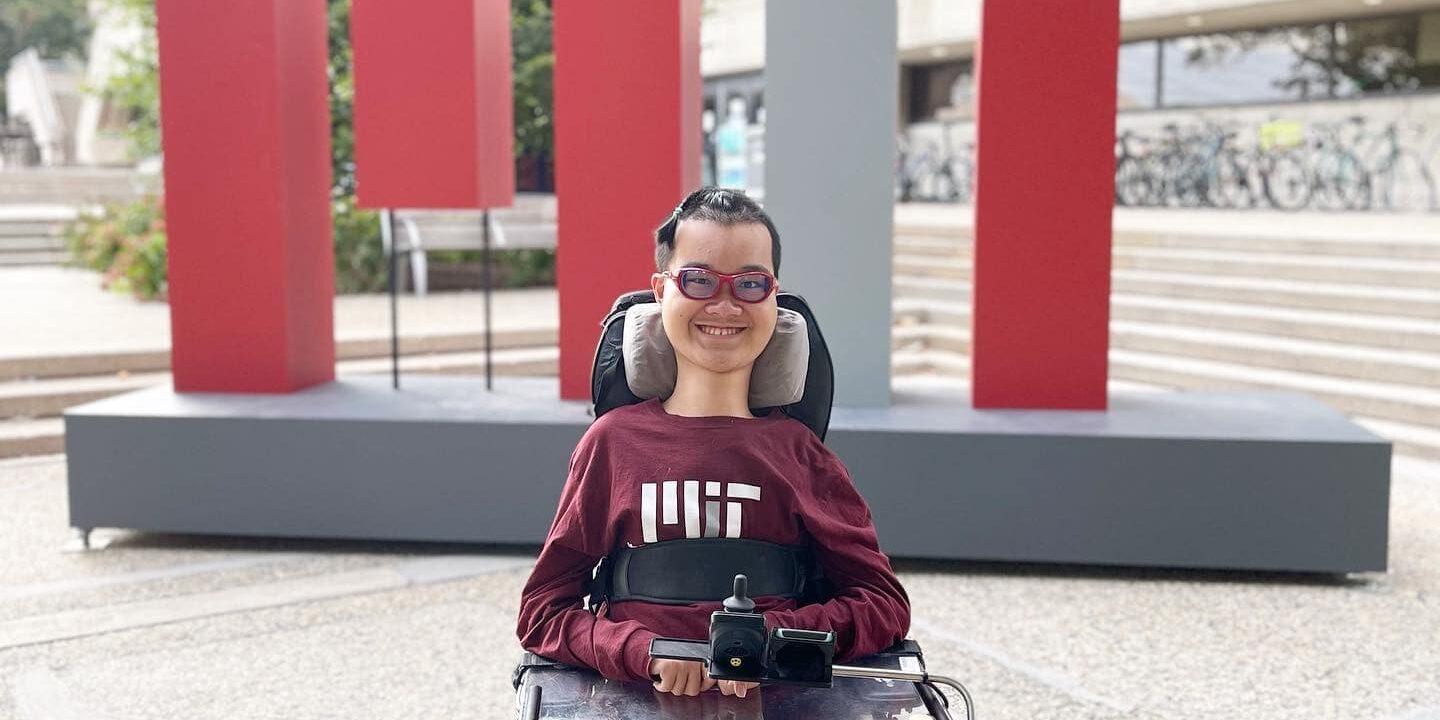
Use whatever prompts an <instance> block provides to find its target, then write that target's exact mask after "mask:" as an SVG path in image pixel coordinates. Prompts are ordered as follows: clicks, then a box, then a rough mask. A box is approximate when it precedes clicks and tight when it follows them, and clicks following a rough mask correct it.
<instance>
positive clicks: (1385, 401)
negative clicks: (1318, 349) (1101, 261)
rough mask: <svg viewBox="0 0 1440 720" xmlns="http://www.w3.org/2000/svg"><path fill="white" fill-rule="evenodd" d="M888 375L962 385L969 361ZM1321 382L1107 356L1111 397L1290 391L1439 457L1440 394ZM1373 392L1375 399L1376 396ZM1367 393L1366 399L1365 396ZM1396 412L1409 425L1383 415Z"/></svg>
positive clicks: (909, 360) (932, 362)
mask: <svg viewBox="0 0 1440 720" xmlns="http://www.w3.org/2000/svg"><path fill="white" fill-rule="evenodd" d="M894 357H895V361H894V364H893V365H892V369H893V372H894V374H895V375H896V377H897V378H902V377H903V378H909V377H923V376H935V377H944V378H952V379H954V380H955V381H956V382H964V381H965V379H966V378H968V376H969V372H970V363H969V358H968V357H966V356H964V355H960V354H957V353H952V352H948V351H944V350H918V351H906V352H896V353H895V356H894ZM1343 382H1344V381H1330V380H1327V379H1325V378H1314V377H1311V376H1306V375H1304V374H1300V373H1283V372H1274V371H1259V370H1256V369H1254V368H1245V367H1237V366H1234V365H1228V364H1222V363H1194V362H1191V363H1187V362H1186V361H1184V360H1183V359H1179V358H1173V357H1168V356H1159V355H1149V354H1145V353H1135V352H1128V351H1123V350H1114V351H1112V352H1111V354H1110V379H1109V382H1108V387H1109V388H1110V391H1111V392H1115V391H1117V390H1133V391H1162V390H1166V389H1169V390H1186V389H1201V388H1205V389H1216V388H1244V389H1267V390H1275V389H1281V390H1289V391H1295V392H1303V393H1306V394H1309V395H1311V396H1314V397H1316V398H1318V399H1319V400H1321V401H1323V402H1325V403H1327V404H1329V405H1330V406H1332V407H1334V408H1336V409H1337V410H1340V411H1341V412H1344V413H1346V414H1347V415H1351V416H1352V417H1353V419H1354V420H1355V421H1356V422H1358V423H1360V424H1361V425H1363V426H1365V427H1367V428H1369V429H1371V431H1372V432H1375V433H1376V434H1378V435H1380V436H1381V437H1384V438H1386V439H1389V440H1391V441H1392V442H1394V443H1395V449H1396V452H1399V453H1403V454H1406V455H1413V456H1416V457H1431V458H1433V457H1440V427H1437V426H1436V425H1435V424H1434V423H1436V422H1437V421H1436V419H1435V418H1440V414H1431V415H1429V416H1428V417H1429V418H1430V421H1429V422H1430V423H1431V424H1426V423H1425V422H1424V421H1423V419H1424V417H1426V416H1425V415H1424V413H1437V412H1440V410H1437V408H1440V398H1437V396H1440V393H1437V392H1435V391H1433V390H1429V389H1428V388H1406V387H1404V386H1396V385H1392V384H1383V383H1358V384H1354V385H1351V386H1347V387H1343V388H1342V387H1341V385H1339V384H1337V383H1341V384H1343ZM1412 390H1419V391H1421V393H1422V395H1423V396H1424V397H1423V398H1422V400H1421V401H1420V402H1418V403H1412V404H1408V405H1407V404H1406V403H1405V398H1406V397H1407V395H1408V393H1409V391H1412ZM1377 392H1378V394H1376V393H1377ZM1366 393H1369V394H1366ZM1394 408H1399V409H1400V410H1401V411H1402V413H1401V414H1406V415H1408V416H1409V417H1410V418H1411V419H1410V420H1399V419H1395V418H1393V417H1387V415H1393V414H1395V413H1390V412H1388V410H1389V409H1394Z"/></svg>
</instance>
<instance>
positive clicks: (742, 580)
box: [724, 575, 755, 613]
mask: <svg viewBox="0 0 1440 720" xmlns="http://www.w3.org/2000/svg"><path fill="white" fill-rule="evenodd" d="M749 584H750V582H749V580H748V579H747V578H746V577H745V576H744V575H736V576H735V594H733V595H731V596H730V597H728V598H725V603H724V604H725V612H740V613H753V612H755V601H754V600H751V599H750V597H749V595H748V594H747V586H748V585H749Z"/></svg>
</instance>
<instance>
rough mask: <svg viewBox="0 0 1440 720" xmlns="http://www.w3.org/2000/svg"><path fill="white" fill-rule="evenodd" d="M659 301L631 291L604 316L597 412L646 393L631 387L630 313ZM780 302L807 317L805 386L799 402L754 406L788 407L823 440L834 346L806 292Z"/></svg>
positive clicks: (595, 382) (595, 385)
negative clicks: (627, 338) (627, 333)
mask: <svg viewBox="0 0 1440 720" xmlns="http://www.w3.org/2000/svg"><path fill="white" fill-rule="evenodd" d="M654 302H655V294H654V293H652V292H650V291H649V290H641V291H637V292H631V293H626V294H624V295H621V296H620V297H619V298H617V299H616V300H615V305H614V307H612V308H611V309H610V312H609V313H607V314H606V315H605V319H604V320H603V321H601V323H600V344H599V345H598V346H597V347H596V348H595V365H594V367H593V368H592V369H591V371H590V399H591V400H592V401H593V402H594V404H595V417H597V418H598V417H600V416H601V415H604V414H605V413H607V412H609V411H611V410H614V409H615V408H617V407H620V406H621V405H631V404H634V403H638V402H640V401H641V400H643V399H644V398H641V397H638V396H636V395H635V393H634V392H632V391H631V389H630V383H629V381H628V380H627V378H626V370H625V354H624V353H625V342H624V334H625V315H626V313H627V312H629V310H630V308H632V307H634V306H636V305H641V304H644V303H654ZM776 304H777V305H779V306H780V307H781V308H784V309H786V310H791V311H794V312H795V313H797V314H799V315H800V316H801V317H802V318H804V320H805V326H806V335H807V336H808V340H809V352H808V358H807V359H806V360H805V363H806V367H805V369H804V371H805V382H804V390H803V392H802V393H801V395H800V399H799V400H798V401H796V402H792V403H788V404H784V405H779V406H776V407H773V408H751V409H752V411H754V412H756V413H757V414H763V413H766V412H770V411H779V412H783V413H785V414H786V415H789V416H790V417H793V418H795V419H796V420H799V421H800V422H803V423H805V425H806V426H807V427H809V428H810V429H811V430H813V431H814V432H815V435H816V436H817V437H819V438H820V440H822V441H823V440H824V439H825V432H826V431H827V430H828V429H829V428H830V406H831V404H832V402H833V400H834V397H835V371H834V367H833V366H832V365H831V364H830V349H829V348H828V347H827V346H826V345H825V337H824V335H822V334H821V333H820V325H819V323H817V322H816V321H815V314H814V313H813V312H811V310H810V305H809V304H808V303H806V302H805V298H803V297H801V296H799V295H796V294H795V293H789V292H782V293H780V294H778V295H777V296H776Z"/></svg>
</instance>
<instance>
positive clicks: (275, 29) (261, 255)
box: [156, 0, 335, 392]
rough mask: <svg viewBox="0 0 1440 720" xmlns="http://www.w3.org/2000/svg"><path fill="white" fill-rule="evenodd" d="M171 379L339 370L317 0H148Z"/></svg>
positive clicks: (239, 386) (253, 384)
mask: <svg viewBox="0 0 1440 720" xmlns="http://www.w3.org/2000/svg"><path fill="white" fill-rule="evenodd" d="M156 12H157V17H158V29H159V48H160V100H161V115H162V129H163V145H164V151H165V213H166V228H167V230H168V233H169V237H168V245H169V248H168V251H169V283H170V287H169V294H170V322H171V348H172V349H171V353H172V367H173V370H174V377H175V389H176V390H178V391H182V392H187V391H195V392H201V391H209V392H290V391H293V390H297V389H300V388H304V387H307V386H310V385H315V384H317V383H323V382H328V381H330V380H332V379H334V377H335V339H334V338H335V333H334V328H333V325H334V320H333V313H334V295H335V273H334V255H333V251H332V249H331V247H332V240H331V224H330V107H329V101H328V97H327V92H328V90H327V88H326V80H325V72H326V54H327V43H326V34H325V33H326V27H325V26H326V18H325V3H324V2H320V1H319V0H310V1H309V2H294V1H293V0H227V2H218V3H216V2H195V1H194V0H158V2H157V3H156Z"/></svg>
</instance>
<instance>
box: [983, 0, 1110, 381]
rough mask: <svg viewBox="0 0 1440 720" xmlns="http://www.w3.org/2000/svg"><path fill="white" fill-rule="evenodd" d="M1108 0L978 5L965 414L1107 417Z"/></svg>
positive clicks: (1002, 0)
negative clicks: (1015, 411)
mask: <svg viewBox="0 0 1440 720" xmlns="http://www.w3.org/2000/svg"><path fill="white" fill-rule="evenodd" d="M1119 41H1120V8H1119V1H1118V0H1026V1H1025V2H1010V1H1008V0H990V1H989V2H985V3H984V6H983V9H982V17H981V27H980V42H979V46H978V49H977V51H976V57H977V85H978V93H977V100H976V102H977V110H978V120H977V127H976V133H977V143H976V147H977V150H976V153H977V160H976V176H977V184H976V195H975V274H974V277H975V281H974V282H975V306H974V313H975V314H974V334H973V346H972V351H971V356H972V357H971V363H972V366H971V373H972V393H973V403H974V405H975V407H977V408H1053V409H1093V410H1099V409H1104V408H1105V407H1106V393H1105V380H1106V375H1107V370H1108V363H1107V353H1108V350H1109V332H1110V329H1109V325H1110V215H1111V210H1112V208H1113V206H1114V194H1115V155H1114V147H1115V72H1116V68H1115V65H1116V55H1117V52H1118V48H1119Z"/></svg>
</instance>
